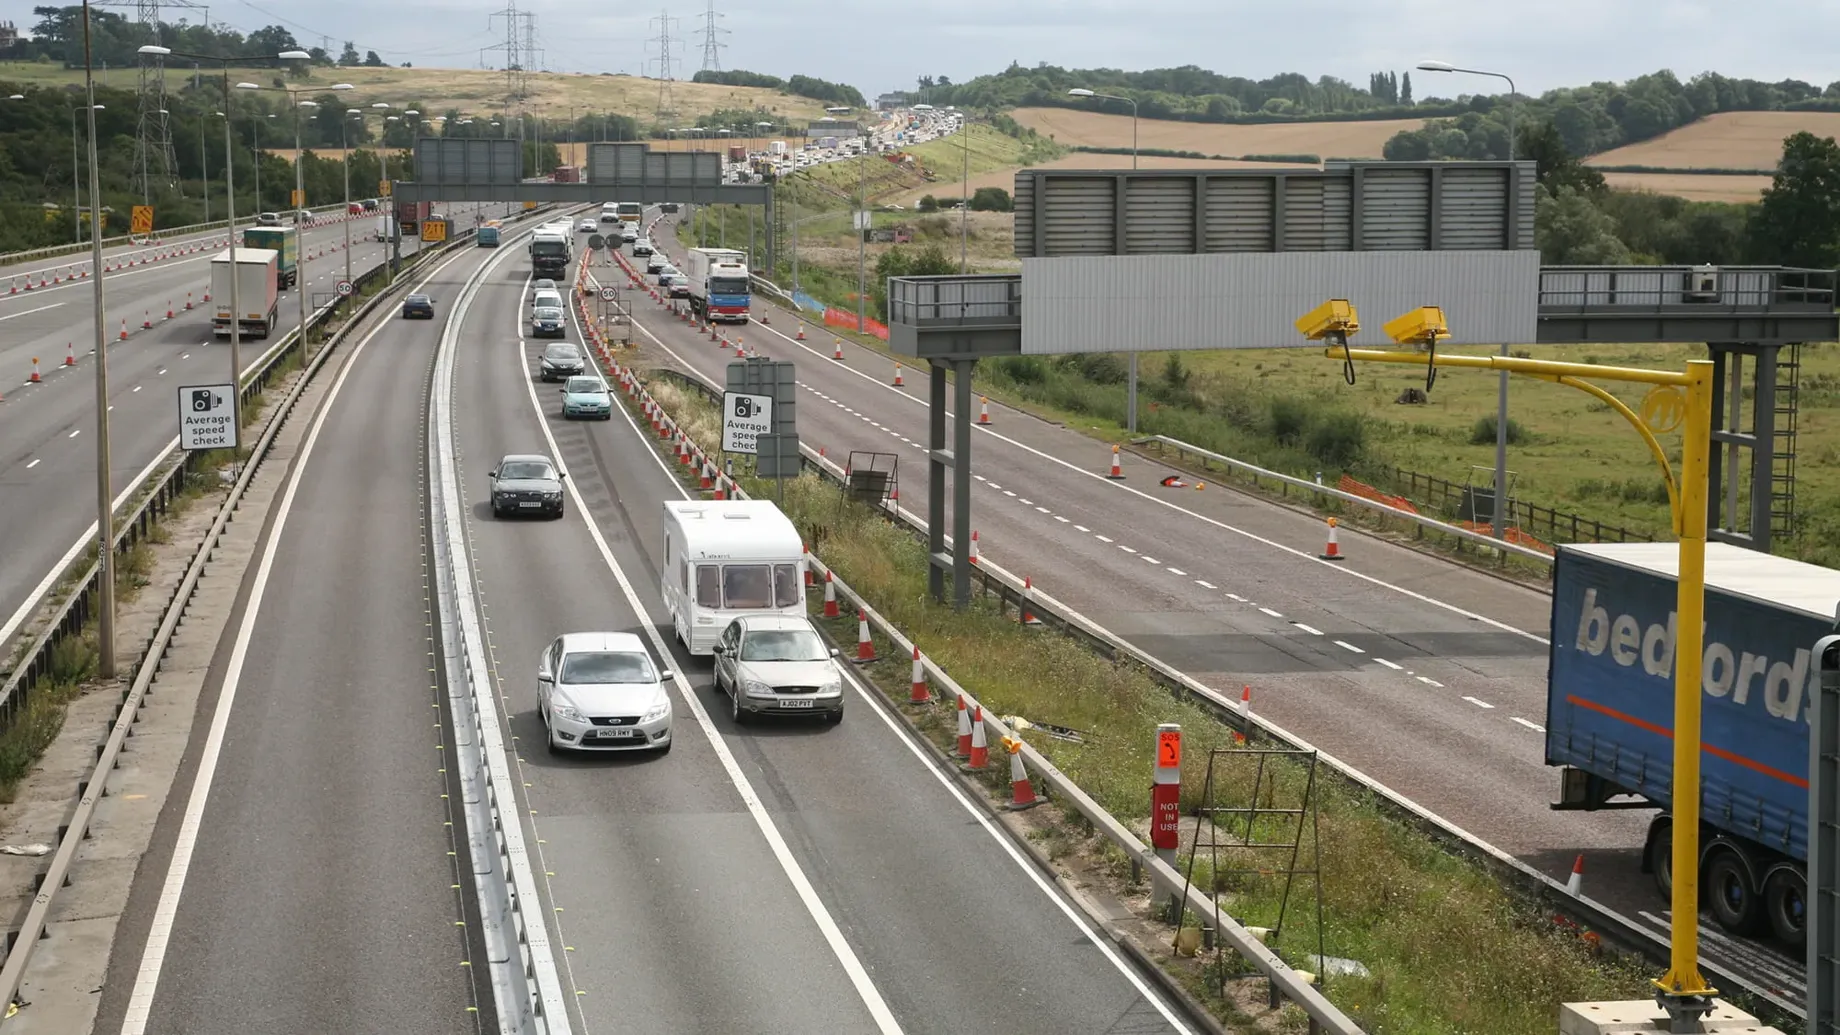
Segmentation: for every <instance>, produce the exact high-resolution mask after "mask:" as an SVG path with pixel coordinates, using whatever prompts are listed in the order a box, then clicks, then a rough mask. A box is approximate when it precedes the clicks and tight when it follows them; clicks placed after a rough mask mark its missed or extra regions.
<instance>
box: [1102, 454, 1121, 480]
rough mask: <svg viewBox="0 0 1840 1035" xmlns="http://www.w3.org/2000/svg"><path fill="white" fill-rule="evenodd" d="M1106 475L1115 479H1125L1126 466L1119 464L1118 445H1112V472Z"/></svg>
mask: <svg viewBox="0 0 1840 1035" xmlns="http://www.w3.org/2000/svg"><path fill="white" fill-rule="evenodd" d="M1106 477H1107V478H1111V479H1113V480H1114V481H1123V480H1124V468H1122V467H1120V466H1118V447H1117V446H1113V447H1112V473H1110V474H1108V475H1106Z"/></svg>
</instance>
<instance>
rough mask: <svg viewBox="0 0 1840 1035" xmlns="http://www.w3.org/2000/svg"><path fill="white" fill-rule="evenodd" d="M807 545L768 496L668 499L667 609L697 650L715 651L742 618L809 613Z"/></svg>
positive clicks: (687, 642)
mask: <svg viewBox="0 0 1840 1035" xmlns="http://www.w3.org/2000/svg"><path fill="white" fill-rule="evenodd" d="M804 566H805V544H804V542H803V541H802V540H801V539H800V538H799V530H798V529H797V528H796V527H794V526H793V524H792V521H791V519H789V518H788V517H786V515H785V514H783V513H781V512H780V509H779V508H778V507H776V506H774V505H773V504H772V503H771V502H770V501H768V500H714V501H706V500H668V501H666V502H665V505H664V572H663V574H662V575H661V577H660V581H661V582H662V589H663V595H664V603H665V610H667V611H669V612H670V614H671V625H672V626H673V627H674V628H675V630H676V632H677V638H678V639H679V640H680V641H682V642H683V645H684V647H685V648H687V649H688V650H689V651H690V653H691V654H697V655H711V654H714V653H715V646H716V640H718V639H720V638H721V636H722V630H724V629H726V628H728V623H729V622H731V621H733V620H734V619H735V618H736V617H737V616H739V615H744V614H760V613H763V612H766V613H784V614H792V615H804V614H805V577H804Z"/></svg>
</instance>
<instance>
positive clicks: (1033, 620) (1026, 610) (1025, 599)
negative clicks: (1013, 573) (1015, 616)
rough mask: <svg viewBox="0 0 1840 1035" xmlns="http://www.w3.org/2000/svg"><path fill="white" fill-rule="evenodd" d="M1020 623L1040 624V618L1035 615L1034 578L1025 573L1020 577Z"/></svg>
mask: <svg viewBox="0 0 1840 1035" xmlns="http://www.w3.org/2000/svg"><path fill="white" fill-rule="evenodd" d="M1022 624H1023V625H1040V624H1041V619H1039V618H1037V617H1035V580H1034V579H1032V578H1030V577H1029V576H1027V575H1024V576H1023V577H1022Z"/></svg>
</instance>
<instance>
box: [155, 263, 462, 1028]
mask: <svg viewBox="0 0 1840 1035" xmlns="http://www.w3.org/2000/svg"><path fill="white" fill-rule="evenodd" d="M466 254H467V253H466V252H457V253H455V254H454V256H453V258H451V259H448V260H447V261H446V262H443V263H441V264H440V265H439V266H437V267H435V268H434V270H432V271H431V272H430V273H429V274H428V276H426V277H424V278H423V279H422V281H421V284H418V285H417V286H416V287H417V289H418V290H419V289H420V287H421V286H422V285H424V284H427V283H428V282H429V281H431V280H433V279H434V278H435V277H436V276H439V275H440V274H441V273H442V272H443V271H444V270H446V269H447V267H448V266H450V265H452V264H453V263H454V262H456V261H458V260H459V259H460V258H462V257H463V256H465V255H466ZM389 326H390V322H389V321H388V320H384V321H381V322H379V323H378V324H377V326H376V327H374V328H372V329H371V331H370V333H369V334H366V335H365V336H364V337H363V339H361V340H360V341H359V342H358V344H357V346H356V347H355V348H353V349H352V352H351V357H350V359H348V360H347V361H346V363H345V366H344V367H343V368H342V369H341V370H340V371H339V376H338V379H337V380H336V381H334V382H333V383H332V388H331V389H330V390H329V391H328V392H327V393H326V398H325V400H324V401H323V402H322V403H321V404H320V409H319V414H318V416H316V417H315V418H314V419H313V427H312V428H311V429H310V430H309V431H308V432H307V439H306V442H305V443H304V444H302V446H301V449H300V456H299V459H298V460H297V461H296V462H295V464H294V469H293V470H292V471H291V472H290V473H289V475H288V483H287V489H286V491H285V492H284V493H283V494H282V496H281V501H280V504H279V505H278V506H277V507H276V508H275V524H274V527H273V528H272V529H270V531H269V533H268V542H267V543H266V544H264V546H263V548H262V562H261V565H260V566H259V567H258V568H257V569H256V579H255V583H254V585H253V586H252V587H251V589H250V592H249V601H248V603H247V604H245V605H244V609H243V621H242V624H241V625H239V626H238V627H237V631H236V642H235V645H234V646H233V647H232V648H231V650H230V664H229V668H228V669H227V670H226V671H225V673H224V683H223V689H222V690H221V691H220V692H219V694H218V697H217V709H216V711H215V712H214V713H213V714H212V716H211V729H210V732H209V733H208V734H206V736H205V742H204V749H203V751H202V752H201V753H200V755H199V757H198V773H197V776H196V777H195V778H194V779H193V781H192V794H191V797H190V799H189V800H187V802H186V805H185V814H184V816H183V818H181V819H180V821H179V836H178V838H177V840H176V841H175V842H174V843H173V854H172V860H171V861H170V862H169V863H168V864H167V867H166V881H165V883H164V884H163V885H162V886H161V888H160V900H159V904H158V905H156V906H155V907H154V911H153V923H152V925H151V926H150V927H149V928H148V930H147V944H146V947H145V949H144V950H143V951H142V952H141V965H140V971H139V972H138V973H137V974H136V975H135V977H134V990H133V991H132V992H131V993H129V996H128V1009H127V1013H126V1014H125V1015H124V1016H123V1017H122V1022H121V1035H145V1032H146V1031H147V1022H148V1020H149V1018H150V1017H151V1016H152V1014H153V1003H154V995H155V993H156V992H157V991H158V990H159V985H160V971H161V970H162V969H163V968H164V967H165V965H166V950H167V947H168V945H169V944H170V942H171V940H172V930H173V924H174V922H175V921H176V920H177V919H178V916H179V901H180V899H181V897H182V896H183V895H184V894H185V878H186V876H187V874H188V873H189V872H190V870H191V865H192V853H193V852H195V851H196V850H197V848H198V834H199V831H200V830H201V829H202V828H203V826H204V811H205V806H206V805H207V804H208V803H209V802H210V800H211V784H212V783H213V781H214V780H215V779H216V777H217V763H218V759H219V758H220V757H221V755H222V753H223V747H224V735H225V733H226V732H227V731H228V730H229V728H230V709H231V707H232V706H233V705H235V704H236V692H237V689H238V687H239V686H240V685H241V683H242V679H243V665H244V663H245V662H246V661H247V660H248V657H249V642H250V640H251V639H253V638H254V636H255V631H256V622H257V620H258V619H259V618H260V617H261V614H262V598H263V596H264V594H266V592H267V590H268V579H269V575H270V573H271V572H273V570H274V567H275V555H276V553H278V552H279V551H280V547H281V533H282V532H283V531H284V530H285V529H286V528H287V521H288V515H289V513H290V512H291V511H292V510H293V508H294V495H295V493H296V492H298V491H299V489H300V482H301V479H302V478H303V477H305V475H306V472H307V468H308V466H309V461H311V460H312V457H313V447H314V446H315V445H316V444H317V443H318V442H319V433H320V431H321V430H322V429H324V428H325V426H326V418H327V416H329V415H330V414H331V413H332V408H333V404H334V403H335V402H336V401H337V399H338V397H339V390H340V389H341V388H343V387H345V379H346V378H347V377H348V376H349V375H350V374H351V372H352V370H353V369H355V368H356V367H357V358H358V356H359V355H360V354H361V353H362V352H363V351H364V347H365V346H366V345H369V344H370V342H371V339H372V338H375V337H376V336H377V335H378V334H379V333H381V332H382V331H383V330H384V328H386V327H389Z"/></svg>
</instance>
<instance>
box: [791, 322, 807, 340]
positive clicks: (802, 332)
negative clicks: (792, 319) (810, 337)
mask: <svg viewBox="0 0 1840 1035" xmlns="http://www.w3.org/2000/svg"><path fill="white" fill-rule="evenodd" d="M793 340H794V341H804V340H805V325H804V324H800V325H799V336H798V337H797V338H795V339H793Z"/></svg>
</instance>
